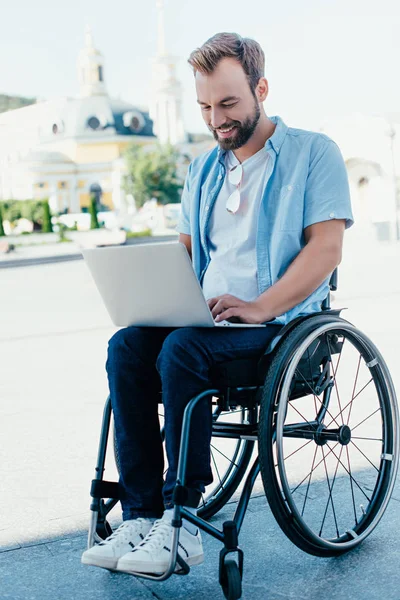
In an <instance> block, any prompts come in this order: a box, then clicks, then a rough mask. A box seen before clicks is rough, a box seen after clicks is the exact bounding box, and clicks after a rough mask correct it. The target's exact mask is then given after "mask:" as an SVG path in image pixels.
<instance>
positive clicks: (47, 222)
mask: <svg viewBox="0 0 400 600" xmlns="http://www.w3.org/2000/svg"><path fill="white" fill-rule="evenodd" d="M42 211H43V212H42V231H43V233H52V231H53V225H52V223H51V213H50V206H49V201H48V200H43V201H42Z"/></svg>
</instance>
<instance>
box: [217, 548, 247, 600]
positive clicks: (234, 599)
mask: <svg viewBox="0 0 400 600" xmlns="http://www.w3.org/2000/svg"><path fill="white" fill-rule="evenodd" d="M220 582H221V586H222V591H223V592H224V596H225V598H226V599H227V600H238V599H239V598H241V597H242V578H241V576H240V571H239V567H238V566H237V564H236V563H235V561H234V560H232V559H229V558H228V559H227V560H226V561H225V562H224V563H223V564H222V567H221V573H220Z"/></svg>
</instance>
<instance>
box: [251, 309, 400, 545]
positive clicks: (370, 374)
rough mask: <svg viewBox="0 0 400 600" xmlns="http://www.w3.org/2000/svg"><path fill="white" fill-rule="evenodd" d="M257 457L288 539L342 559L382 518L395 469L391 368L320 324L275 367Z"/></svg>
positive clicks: (357, 335)
mask: <svg viewBox="0 0 400 600" xmlns="http://www.w3.org/2000/svg"><path fill="white" fill-rule="evenodd" d="M258 435H259V456H260V468H261V474H262V479H263V485H264V489H265V493H266V496H267V498H268V501H269V504H270V507H271V510H272V512H273V514H274V516H275V518H276V520H277V522H278V523H279V525H280V527H281V528H282V530H283V531H284V533H285V534H286V535H287V536H288V537H289V538H290V539H291V540H292V541H293V542H294V543H295V544H296V545H297V546H299V547H300V548H301V549H302V550H304V551H306V552H308V553H310V554H313V555H317V556H334V555H337V554H341V553H343V552H347V551H348V550H350V549H352V548H354V547H355V546H356V545H358V544H359V543H360V542H362V541H363V540H364V539H365V538H366V537H367V536H368V535H369V534H370V533H371V532H372V531H373V529H374V528H375V527H376V525H377V524H378V522H379V521H380V519H381V517H382V516H383V514H384V511H385V509H386V506H387V503H388V501H389V499H390V496H391V493H392V490H393V486H394V483H395V478H396V472H397V466H398V408H397V401H396V396H395V391H394V388H393V384H392V380H391V377H390V374H389V371H388V368H387V366H386V364H385V362H384V360H383V358H382V356H381V354H380V353H379V351H378V350H377V348H376V347H375V345H374V344H373V343H372V342H371V341H370V340H369V339H368V338H367V336H365V335H364V334H363V333H362V332H360V331H358V330H357V329H356V328H355V327H354V326H353V325H351V324H350V323H348V322H347V321H345V320H343V319H340V318H338V317H332V316H329V315H323V316H321V315H319V316H315V317H311V318H309V319H307V320H306V321H304V322H302V323H301V324H300V325H298V326H297V327H295V329H294V330H293V331H292V333H291V334H289V335H288V337H287V339H286V340H285V341H283V343H282V345H281V346H280V348H279V349H278V351H277V353H276V355H275V357H274V358H273V360H272V362H271V364H270V367H269V370H268V374H267V377H266V381H265V385H264V389H263V395H262V399H261V408H260V422H259V432H258Z"/></svg>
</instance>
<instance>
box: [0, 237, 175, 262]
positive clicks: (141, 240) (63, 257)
mask: <svg viewBox="0 0 400 600" xmlns="http://www.w3.org/2000/svg"><path fill="white" fill-rule="evenodd" d="M174 240H176V241H178V238H177V236H175V235H160V236H156V237H138V238H128V239H127V240H126V242H125V244H123V245H124V246H132V245H134V244H150V243H152V242H153V243H154V242H155V243H158V242H172V241H174ZM82 259H83V256H82V254H81V253H80V252H79V253H78V252H74V253H72V254H59V255H55V256H37V257H35V258H16V259H15V260H5V261H1V260H0V269H14V268H16V267H32V266H35V265H45V264H55V263H58V262H69V261H73V260H82Z"/></svg>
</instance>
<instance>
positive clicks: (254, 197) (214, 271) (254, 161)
mask: <svg viewBox="0 0 400 600" xmlns="http://www.w3.org/2000/svg"><path fill="white" fill-rule="evenodd" d="M268 160H269V154H268V152H267V150H266V149H265V148H261V150H259V151H258V152H257V153H256V154H254V155H253V156H251V157H250V158H248V159H247V160H245V161H244V162H243V163H242V168H243V177H242V183H241V186H240V206H239V209H238V211H237V212H236V213H235V214H231V213H229V212H228V211H227V210H226V201H227V199H228V197H229V196H230V194H231V193H232V192H233V191H234V190H235V188H236V186H235V185H232V184H231V183H229V181H228V171H229V169H231V168H232V167H234V166H235V165H237V164H239V161H238V160H237V158H236V156H235V155H234V154H233V152H231V151H230V152H227V153H226V156H225V166H226V177H225V181H224V183H223V185H222V188H221V191H220V193H219V194H218V197H217V199H216V201H215V204H214V208H213V211H212V213H211V216H210V221H209V226H208V238H209V242H210V244H209V248H210V258H211V262H210V264H209V265H208V267H207V271H206V272H205V274H204V277H203V281H202V288H203V293H204V296H205V298H206V300H208V299H209V298H212V297H215V296H221V295H222V294H231V295H233V296H236V297H237V298H240V299H241V300H245V301H252V300H255V299H256V298H257V297H258V296H259V292H258V285H257V262H256V232H257V220H258V213H259V208H260V202H261V197H262V192H263V189H264V178H265V175H266V170H267V169H266V167H267V163H268Z"/></svg>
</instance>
